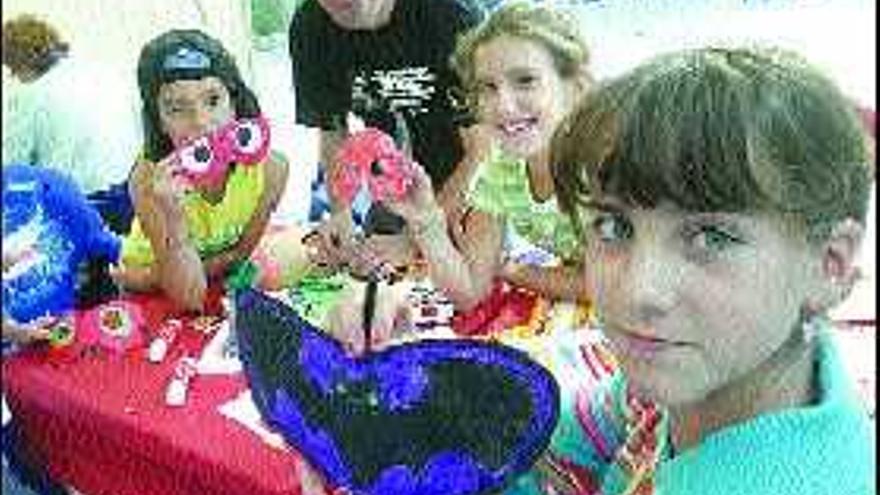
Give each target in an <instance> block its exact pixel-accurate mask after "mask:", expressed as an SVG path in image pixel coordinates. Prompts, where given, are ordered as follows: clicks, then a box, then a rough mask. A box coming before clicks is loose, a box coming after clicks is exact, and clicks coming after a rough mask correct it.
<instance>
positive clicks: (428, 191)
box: [384, 162, 443, 228]
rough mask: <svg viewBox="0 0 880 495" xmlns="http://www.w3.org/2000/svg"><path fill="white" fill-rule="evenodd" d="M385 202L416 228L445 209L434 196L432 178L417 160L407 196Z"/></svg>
mask: <svg viewBox="0 0 880 495" xmlns="http://www.w3.org/2000/svg"><path fill="white" fill-rule="evenodd" d="M384 204H385V206H387V207H388V209H390V210H391V211H392V212H394V213H396V214H398V215H400V216H401V217H403V218H404V220H406V223H407V224H408V225H409V226H411V227H414V228H418V227H419V226H422V225H425V224H426V223H428V222H429V221H433V220H434V219H435V218H436V217H437V215H440V216H443V209H442V208H441V207H440V205H439V204H438V202H437V199H436V197H435V196H434V188H433V186H432V185H431V178H430V177H429V176H428V174H427V172H425V169H424V168H422V167H421V166H420V165H419V164H417V163H415V162H413V163H412V183H411V184H410V186H409V189H408V190H407V193H406V196H404V197H403V198H402V199H399V200H396V199H392V198H389V199H387V200H386V201H385V202H384Z"/></svg>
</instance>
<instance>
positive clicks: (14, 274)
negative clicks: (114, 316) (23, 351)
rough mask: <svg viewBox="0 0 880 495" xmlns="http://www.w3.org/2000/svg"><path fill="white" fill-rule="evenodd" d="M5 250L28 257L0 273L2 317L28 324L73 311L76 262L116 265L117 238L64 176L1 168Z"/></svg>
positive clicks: (39, 170)
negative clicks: (0, 281)
mask: <svg viewBox="0 0 880 495" xmlns="http://www.w3.org/2000/svg"><path fill="white" fill-rule="evenodd" d="M3 250H4V253H5V255H9V254H10V253H21V252H27V253H28V254H27V255H26V256H25V257H24V260H25V261H24V262H19V263H16V266H15V267H14V268H12V270H11V271H7V270H5V269H4V274H3V311H4V314H6V315H8V316H10V317H12V318H13V319H14V320H16V321H18V322H22V323H26V322H28V321H30V320H32V319H34V318H37V317H39V316H43V315H46V314H53V315H57V314H61V313H64V312H66V311H68V310H70V309H72V308H73V306H74V302H75V296H76V273H77V266H78V265H79V263H80V262H81V261H83V260H86V259H88V258H92V257H103V258H104V259H106V260H108V261H111V262H115V261H116V260H117V259H118V258H119V252H120V240H119V238H118V237H116V236H115V235H113V234H112V233H111V232H109V231H108V230H107V228H106V227H105V225H104V223H103V222H102V220H101V216H100V215H99V213H98V212H97V210H95V209H94V208H93V207H92V206H90V205H89V203H88V201H87V200H86V198H85V196H84V195H83V194H82V193H81V192H80V190H79V188H78V187H77V186H76V184H75V183H74V182H73V181H72V180H71V179H70V178H68V177H67V176H65V175H63V174H62V173H60V172H58V171H56V170H52V169H47V168H42V167H36V166H31V165H4V166H3Z"/></svg>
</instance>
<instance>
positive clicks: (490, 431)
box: [234, 288, 559, 495]
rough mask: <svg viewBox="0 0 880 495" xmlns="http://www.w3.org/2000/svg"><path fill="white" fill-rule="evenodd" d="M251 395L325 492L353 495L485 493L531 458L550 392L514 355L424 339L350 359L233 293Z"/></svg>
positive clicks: (319, 336)
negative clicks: (324, 483) (324, 482)
mask: <svg viewBox="0 0 880 495" xmlns="http://www.w3.org/2000/svg"><path fill="white" fill-rule="evenodd" d="M234 312H235V313H234V327H235V333H236V336H237V338H238V345H239V351H240V356H241V359H242V362H243V363H244V369H245V373H246V376H247V378H248V381H249V383H250V386H251V392H252V396H253V398H254V402H255V403H256V405H257V408H258V409H259V411H260V413H261V414H262V417H263V419H264V421H266V423H267V424H269V425H270V426H271V427H272V428H274V429H275V430H278V431H280V432H281V434H282V435H283V436H284V438H285V440H286V441H287V442H288V443H289V444H290V445H291V446H293V447H294V448H295V449H297V450H298V451H299V452H301V453H302V454H303V455H304V456H305V457H306V458H307V459H308V460H309V462H310V463H311V464H312V466H314V467H315V468H316V469H318V470H319V471H321V473H322V474H323V475H324V477H325V479H326V480H327V481H328V482H329V483H330V484H331V485H332V486H333V487H334V488H345V489H347V490H348V491H349V492H351V493H353V494H356V495H361V494H363V495H470V494H489V493H497V492H499V491H500V490H502V489H503V488H504V487H505V486H507V484H508V483H510V482H511V481H512V480H513V479H515V478H516V476H518V475H519V474H521V473H523V472H524V471H526V470H527V469H529V467H530V466H531V465H532V464H533V463H534V462H535V461H536V460H537V458H538V456H539V455H540V454H541V453H542V452H543V451H544V449H545V448H546V447H547V444H548V443H549V439H550V435H551V433H552V431H553V428H554V427H555V425H556V422H557V420H558V416H559V389H558V386H557V384H556V382H555V381H554V379H553V377H552V376H551V375H550V373H549V372H548V371H547V370H546V369H544V368H543V367H542V366H541V365H539V364H537V363H536V362H534V361H532V360H531V359H530V358H529V357H528V356H527V355H526V354H525V353H523V352H521V351H518V350H516V349H513V348H509V347H505V346H501V345H499V344H492V343H488V342H483V341H470V340H426V341H420V342H410V343H406V344H402V345H397V346H392V347H389V348H387V349H385V350H383V351H381V352H374V353H369V354H366V355H364V356H362V357H359V358H351V357H349V356H348V355H347V354H346V353H345V351H344V350H343V347H342V345H341V344H340V343H339V342H338V341H336V340H334V339H333V338H331V337H329V336H328V335H326V334H325V333H324V332H323V331H321V330H320V329H318V328H314V327H312V326H310V325H309V324H308V323H307V322H306V321H305V320H303V319H302V318H300V316H299V315H297V314H296V312H294V311H293V310H292V309H290V308H289V307H287V306H286V305H284V304H283V303H282V302H280V301H277V300H275V299H272V298H270V297H268V296H266V295H264V294H262V293H261V292H259V291H256V290H254V289H249V288H246V289H242V290H238V291H236V295H235V308H234Z"/></svg>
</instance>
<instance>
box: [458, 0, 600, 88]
mask: <svg viewBox="0 0 880 495" xmlns="http://www.w3.org/2000/svg"><path fill="white" fill-rule="evenodd" d="M505 35H506V36H512V37H516V38H524V39H527V40H531V41H534V42H537V43H539V44H541V45H542V46H543V47H544V48H546V49H547V51H549V52H550V54H551V55H552V57H553V62H554V64H555V66H556V70H557V71H558V72H559V75H560V76H562V77H563V78H566V79H567V78H572V77H574V78H581V77H583V78H586V79H587V81H589V80H590V75H589V73H588V72H587V71H586V67H587V64H588V63H589V60H590V52H589V49H588V48H587V44H586V42H585V41H584V40H583V38H582V37H581V35H580V32H579V31H578V29H577V26H576V25H575V23H574V22H573V21H572V19H570V18H569V17H568V16H566V15H565V14H563V13H562V12H560V11H558V10H553V9H550V8H547V7H543V6H539V5H532V4H529V3H520V2H515V3H510V4H507V5H505V6H503V7H501V8H500V9H498V10H497V11H496V12H494V13H493V14H492V15H490V16H489V17H488V18H486V19H485V20H484V21H483V22H482V23H481V24H479V25H477V26H476V27H474V28H473V29H471V30H469V31H467V32H465V33H464V34H462V35H461V36H459V38H458V40H457V43H456V47H455V52H454V53H453V54H452V57H451V59H450V64H451V65H452V68H453V70H455V72H456V73H457V74H458V77H459V78H460V79H461V81H462V83H463V84H464V87H465V89H467V90H468V92H469V93H470V92H472V90H473V87H474V82H475V81H474V54H475V53H476V51H477V48H479V47H480V46H482V45H485V44H486V43H488V42H490V41H492V40H494V39H496V38H498V37H501V36H505Z"/></svg>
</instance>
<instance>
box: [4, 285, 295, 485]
mask: <svg viewBox="0 0 880 495" xmlns="http://www.w3.org/2000/svg"><path fill="white" fill-rule="evenodd" d="M131 300H133V301H136V302H137V303H138V304H139V306H140V307H141V308H143V309H144V310H145V313H146V314H147V318H148V320H149V321H150V324H151V325H153V328H155V326H154V325H155V324H156V323H158V321H159V320H160V319H161V318H162V317H163V316H164V313H165V312H167V308H168V306H167V304H165V303H163V302H162V301H160V300H156V299H155V298H143V297H141V298H140V299H137V298H132V299H131ZM77 347H78V345H77V344H74V345H73V346H72V347H70V348H68V349H67V350H66V352H65V353H64V354H63V355H62V356H59V355H57V354H56V355H51V354H47V353H44V352H43V353H41V352H30V351H28V352H25V353H22V354H19V355H16V356H14V357H11V358H6V359H5V362H4V363H3V389H4V393H5V394H6V398H7V401H8V402H9V405H10V408H11V409H12V412H13V415H14V417H15V418H16V421H19V422H20V424H21V426H22V430H23V432H24V434H25V435H26V439H27V441H28V442H30V444H31V446H32V447H33V449H34V452H36V453H37V454H38V455H39V456H40V457H42V458H43V460H44V462H45V463H46V466H47V469H48V471H49V473H50V474H51V475H52V476H53V477H56V478H57V479H59V480H60V481H62V482H64V483H67V484H70V485H72V486H74V487H76V488H77V489H79V490H81V491H83V492H85V493H87V494H88V495H152V494H156V495H159V494H161V495H174V494H187V495H189V494H239V493H240V494H249V495H250V494H255V495H260V494H267V495H268V494H280V493H284V494H294V495H297V494H299V493H300V488H299V482H298V480H297V477H296V471H295V469H296V463H297V458H296V454H295V453H292V452H284V451H281V450H278V449H274V448H272V447H270V446H268V445H266V444H265V443H263V442H262V441H261V440H260V439H259V437H258V436H257V435H255V434H254V433H252V432H250V431H249V430H247V429H245V428H244V427H242V426H241V425H239V424H238V423H237V422H235V421H233V420H230V419H228V418H226V417H225V416H223V415H221V414H220V413H219V412H218V411H217V408H218V406H220V405H221V404H223V403H225V402H228V401H229V400H232V399H233V398H235V397H236V396H237V395H238V394H239V393H240V392H241V391H242V390H244V389H245V388H246V383H245V379H244V377H243V376H242V375H241V374H238V375H230V376H198V377H196V378H195V379H194V380H193V382H192V383H191V384H190V387H189V394H188V400H187V403H186V405H185V406H184V407H182V408H171V407H168V406H166V405H165V403H164V397H165V388H166V386H167V383H168V380H169V378H170V376H171V373H172V371H173V367H174V365H175V363H176V361H177V359H176V358H178V357H179V356H180V355H181V354H182V353H183V352H184V351H183V349H181V348H180V347H178V348H172V351H170V352H169V355H168V356H167V357H166V359H165V360H164V361H163V363H161V364H152V363H149V362H148V361H146V359H145V358H144V351H143V350H140V352H136V353H132V354H128V355H124V356H112V355H103V356H94V355H87V354H86V355H82V354H80V353H79V352H78V350H79V349H78V348H77Z"/></svg>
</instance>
